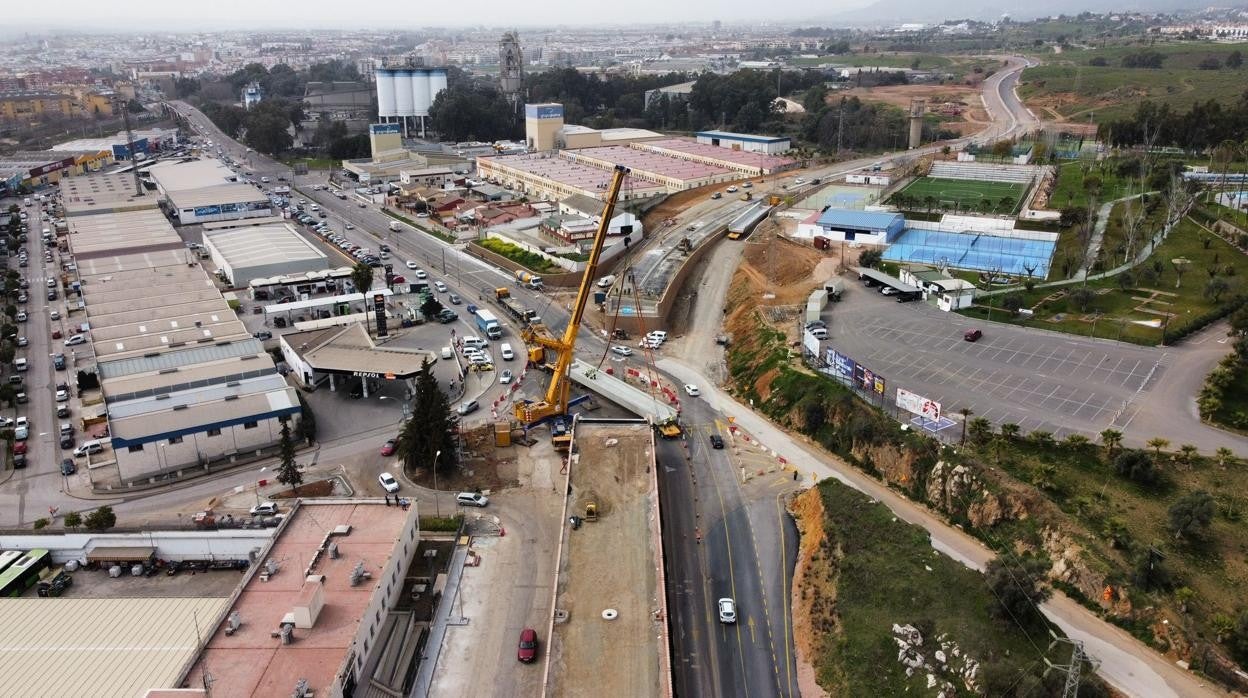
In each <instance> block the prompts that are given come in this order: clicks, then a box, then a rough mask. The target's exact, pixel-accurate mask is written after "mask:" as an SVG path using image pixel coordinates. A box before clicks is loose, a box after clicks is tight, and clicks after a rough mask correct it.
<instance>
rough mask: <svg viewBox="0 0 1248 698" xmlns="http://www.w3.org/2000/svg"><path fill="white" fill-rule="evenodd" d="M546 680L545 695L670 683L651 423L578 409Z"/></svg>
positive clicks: (664, 689) (651, 690) (647, 688)
mask: <svg viewBox="0 0 1248 698" xmlns="http://www.w3.org/2000/svg"><path fill="white" fill-rule="evenodd" d="M566 471H567V484H568V491H569V492H570V495H569V496H568V498H567V500H566V515H565V517H564V518H565V520H567V521H568V522H569V525H567V526H564V527H563V538H562V540H561V542H560V548H559V553H558V560H559V562H558V582H557V586H556V589H555V596H554V609H555V612H554V615H553V618H552V619H551V632H550V638H551V641H550V652H549V654H548V656H547V668H546V676H547V679H546V682H545V683H546V688H547V692H548V693H550V694H552V695H566V696H579V695H590V694H602V695H613V696H657V695H666V694H668V692H669V691H670V667H669V666H668V657H669V653H668V647H667V621H666V617H667V613H666V601H665V598H664V594H663V593H662V589H663V583H662V558H663V551H662V542H661V538H660V531H659V529H660V516H659V499H658V483H657V481H656V479H655V477H656V476H655V459H654V431H653V430H652V429H651V427H650V424H649V423H648V422H646V421H641V420H593V419H578V420H577V422H576V425H575V427H574V429H573V440H572V448H571V452H570V454H569V457H568V463H567V468H566Z"/></svg>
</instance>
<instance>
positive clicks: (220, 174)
mask: <svg viewBox="0 0 1248 698" xmlns="http://www.w3.org/2000/svg"><path fill="white" fill-rule="evenodd" d="M148 172H150V173H151V175H152V179H153V180H155V181H156V183H157V184H159V185H160V188H161V189H162V190H164V191H165V192H166V193H172V192H175V191H186V190H187V189H202V188H204V187H213V186H218V185H221V184H226V183H228V182H233V181H235V180H236V177H235V175H234V171H233V170H231V169H230V168H228V167H226V166H225V165H222V164H221V163H220V162H218V161H217V160H192V161H191V162H158V163H156V164H155V165H152V166H151V167H150V168H148Z"/></svg>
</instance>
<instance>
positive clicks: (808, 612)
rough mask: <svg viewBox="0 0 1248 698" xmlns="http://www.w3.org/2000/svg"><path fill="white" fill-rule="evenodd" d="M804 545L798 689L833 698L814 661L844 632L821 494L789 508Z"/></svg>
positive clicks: (797, 586)
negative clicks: (824, 685)
mask: <svg viewBox="0 0 1248 698" xmlns="http://www.w3.org/2000/svg"><path fill="white" fill-rule="evenodd" d="M789 513H791V514H792V515H793V518H794V519H795V520H796V522H797V530H798V533H799V534H800V540H799V542H798V546H797V563H796V568H795V569H794V571H793V591H792V594H793V598H792V607H793V645H794V647H795V648H796V650H797V686H798V690H800V691H801V694H802V695H803V696H827V695H829V694H828V692H827V691H826V690H824V688H823V687H822V686H820V685H819V682H818V679H819V671H818V669H816V668H815V661H816V660H817V658H818V657H819V655H820V654H821V652H820V650H821V648H822V647H823V646H825V645H826V644H827V643H828V642H835V641H836V637H837V636H838V635H839V634H840V632H841V628H840V626H839V625H838V623H837V618H836V580H837V570H836V565H835V561H836V560H838V559H839V558H840V551H839V550H833V549H831V545H830V543H829V541H828V537H827V534H826V532H825V529H824V511H823V497H822V496H820V494H819V490H818V489H817V488H811V489H808V490H806V491H805V492H802V493H801V494H799V495H798V496H797V497H795V498H794V499H793V501H792V502H790V503H789Z"/></svg>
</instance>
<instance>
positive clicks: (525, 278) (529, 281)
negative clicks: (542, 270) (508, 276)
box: [516, 269, 542, 291]
mask: <svg viewBox="0 0 1248 698" xmlns="http://www.w3.org/2000/svg"><path fill="white" fill-rule="evenodd" d="M516 281H519V282H520V283H521V284H522V285H524V287H525V288H531V289H533V290H535V291H540V290H542V277H540V276H538V275H537V274H534V273H533V272H531V271H525V270H524V269H518V270H516Z"/></svg>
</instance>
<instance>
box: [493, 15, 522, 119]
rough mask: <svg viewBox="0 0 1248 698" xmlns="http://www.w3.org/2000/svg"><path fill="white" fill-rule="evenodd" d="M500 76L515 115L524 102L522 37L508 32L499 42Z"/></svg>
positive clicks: (502, 86) (503, 89)
mask: <svg viewBox="0 0 1248 698" xmlns="http://www.w3.org/2000/svg"><path fill="white" fill-rule="evenodd" d="M498 75H499V82H500V83H501V88H502V91H503V96H504V97H506V98H507V101H508V102H511V108H512V111H513V113H516V112H518V110H519V108H520V104H521V102H522V101H523V96H522V95H521V93H522V92H523V91H524V54H522V53H521V52H520V35H519V34H517V33H516V32H507V33H506V34H503V38H502V40H501V41H499V42H498Z"/></svg>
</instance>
